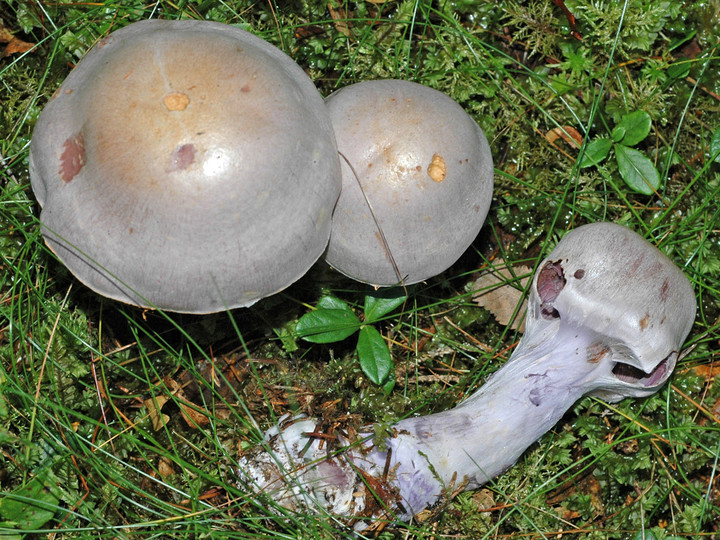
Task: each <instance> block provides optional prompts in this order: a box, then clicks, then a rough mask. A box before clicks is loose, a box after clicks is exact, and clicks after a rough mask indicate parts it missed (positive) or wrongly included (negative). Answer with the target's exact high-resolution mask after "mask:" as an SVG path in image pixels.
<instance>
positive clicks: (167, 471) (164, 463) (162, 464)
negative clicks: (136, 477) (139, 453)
mask: <svg viewBox="0 0 720 540" xmlns="http://www.w3.org/2000/svg"><path fill="white" fill-rule="evenodd" d="M158 473H160V476H162V477H163V478H167V477H168V476H171V475H173V474H175V469H174V468H173V466H172V462H171V461H170V460H169V459H167V458H164V457H161V458H160V459H159V460H158Z"/></svg>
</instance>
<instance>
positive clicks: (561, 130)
mask: <svg viewBox="0 0 720 540" xmlns="http://www.w3.org/2000/svg"><path fill="white" fill-rule="evenodd" d="M545 138H546V139H547V140H548V142H549V143H554V142H555V141H557V140H558V139H562V140H563V141H565V142H566V143H568V144H569V145H570V146H572V147H573V148H580V147H581V146H582V142H583V138H582V135H580V132H579V131H578V130H577V129H575V128H574V127H571V126H562V127H556V128H552V129H551V130H550V131H548V132H547V133H546V134H545Z"/></svg>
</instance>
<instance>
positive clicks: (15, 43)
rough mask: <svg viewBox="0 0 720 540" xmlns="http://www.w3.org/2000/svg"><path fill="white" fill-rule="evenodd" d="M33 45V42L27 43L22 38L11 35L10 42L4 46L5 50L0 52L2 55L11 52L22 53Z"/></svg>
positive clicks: (8, 54)
mask: <svg viewBox="0 0 720 540" xmlns="http://www.w3.org/2000/svg"><path fill="white" fill-rule="evenodd" d="M34 46H35V44H34V43H28V42H27V41H23V40H22V39H18V38H16V37H13V38H12V39H11V40H10V42H9V43H8V44H7V45H6V46H5V50H3V52H2V57H3V58H4V57H5V56H10V55H11V54H22V53H24V52H28V51H29V50H30V49H32V48H33V47H34Z"/></svg>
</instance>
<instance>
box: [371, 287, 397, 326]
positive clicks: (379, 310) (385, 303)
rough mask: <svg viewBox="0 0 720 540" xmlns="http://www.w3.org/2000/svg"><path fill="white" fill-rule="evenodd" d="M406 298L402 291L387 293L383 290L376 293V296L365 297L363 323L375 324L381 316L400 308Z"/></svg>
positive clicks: (393, 290) (392, 290) (394, 290)
mask: <svg viewBox="0 0 720 540" xmlns="http://www.w3.org/2000/svg"><path fill="white" fill-rule="evenodd" d="M406 299H407V296H405V294H404V293H403V292H402V289H391V290H390V291H389V292H386V291H384V290H382V291H378V292H377V293H376V294H372V295H371V294H368V295H367V296H365V321H366V322H375V321H377V320H379V319H380V318H381V317H382V316H383V315H387V314H388V313H390V312H391V311H392V310H394V309H395V308H397V307H400V306H401V305H402V304H403V303H404V302H405V300H406Z"/></svg>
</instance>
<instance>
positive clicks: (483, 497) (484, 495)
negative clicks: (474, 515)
mask: <svg viewBox="0 0 720 540" xmlns="http://www.w3.org/2000/svg"><path fill="white" fill-rule="evenodd" d="M472 501H473V503H474V504H475V508H476V509H477V510H478V511H479V512H480V515H481V516H489V515H490V512H486V510H489V509H490V508H492V507H493V506H495V495H494V494H493V492H492V491H491V490H489V489H485V488H483V489H479V490H477V491H476V492H475V493H473V495H472Z"/></svg>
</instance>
